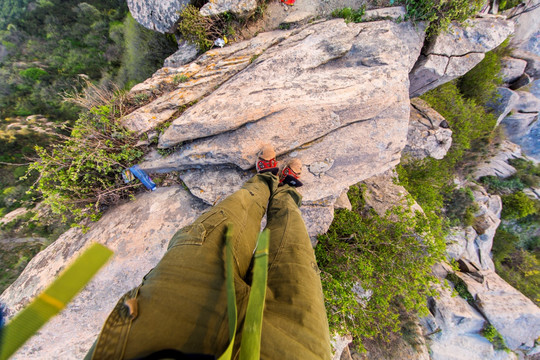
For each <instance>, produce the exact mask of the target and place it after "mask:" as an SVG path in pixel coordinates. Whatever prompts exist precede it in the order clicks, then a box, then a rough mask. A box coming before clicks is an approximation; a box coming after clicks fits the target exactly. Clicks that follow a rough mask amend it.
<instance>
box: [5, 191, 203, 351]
mask: <svg viewBox="0 0 540 360" xmlns="http://www.w3.org/2000/svg"><path fill="white" fill-rule="evenodd" d="M205 208H207V207H206V206H205V205H204V204H202V203H201V202H200V201H198V200H196V199H194V198H193V197H192V196H191V195H189V193H188V192H187V191H185V190H184V189H182V188H181V187H169V188H158V189H157V190H156V191H154V192H152V193H145V194H142V195H141V196H139V197H138V198H137V199H136V200H135V201H132V202H129V203H127V204H125V205H122V206H119V207H116V208H114V209H113V210H112V211H109V212H108V213H106V214H105V215H104V216H103V217H102V219H101V220H100V221H99V222H97V223H94V224H91V226H90V230H89V231H88V232H87V233H86V234H82V233H81V231H80V230H78V229H71V230H69V231H68V232H66V233H65V234H63V235H62V236H61V237H60V238H59V239H58V240H56V241H55V242H54V243H53V244H52V245H50V246H49V247H47V248H46V249H45V250H43V251H42V252H40V253H39V254H38V255H36V257H34V258H33V259H32V260H31V261H30V263H29V264H28V266H27V267H26V269H25V270H24V271H23V273H22V274H21V276H20V277H19V278H18V279H17V280H16V281H15V282H14V283H13V284H12V285H11V286H10V287H9V288H8V289H7V290H6V291H4V293H2V295H1V296H0V302H2V303H4V304H5V305H6V306H7V312H8V315H9V316H10V317H11V316H13V315H14V314H15V313H16V312H17V311H19V310H21V308H22V307H24V306H25V305H26V304H28V302H29V301H30V300H31V299H33V298H34V297H35V296H36V295H37V294H38V293H39V292H40V291H42V290H43V289H44V288H45V287H46V286H47V285H49V284H50V283H51V282H52V281H53V280H54V279H55V277H56V276H57V275H58V274H59V273H60V272H61V271H62V270H63V269H64V268H65V267H66V264H68V263H69V262H70V261H72V260H73V259H75V258H76V257H77V255H79V254H80V253H81V252H82V251H83V250H84V248H85V247H86V246H88V245H89V244H90V243H91V242H98V243H101V244H103V245H105V246H107V247H108V248H109V249H111V250H113V251H114V256H113V258H112V260H110V261H109V263H108V264H107V265H106V266H105V267H104V268H103V269H102V270H101V271H100V272H99V273H98V274H97V275H96V276H95V277H94V279H93V280H92V281H91V282H90V283H89V284H88V285H87V286H86V288H85V289H84V290H83V291H82V292H81V293H80V294H79V295H77V296H76V297H75V299H74V300H73V301H72V302H71V303H70V304H69V305H68V306H67V307H66V309H64V311H62V313H61V314H60V315H58V316H57V317H55V318H53V319H52V320H51V321H50V322H49V323H47V324H46V325H45V326H44V327H43V328H42V329H41V330H40V331H39V334H38V335H36V336H34V337H33V338H31V339H30V340H29V342H28V343H26V345H25V346H24V347H23V348H22V349H20V350H19V351H18V352H17V353H16V355H15V356H14V357H13V359H82V358H83V357H84V355H85V354H86V352H87V351H88V349H89V348H90V346H91V345H92V343H93V342H94V340H95V339H96V336H97V334H98V333H99V331H100V329H101V327H102V326H103V323H104V321H105V319H106V317H107V316H108V314H109V312H110V311H111V310H112V308H113V307H114V305H115V304H116V302H117V301H118V299H119V298H120V296H122V295H123V294H124V293H125V292H126V291H128V290H130V289H131V288H133V287H135V286H137V285H138V284H139V283H140V282H141V280H142V277H143V276H144V275H145V274H146V273H147V272H148V271H149V270H150V269H152V267H153V266H154V265H155V264H156V263H157V262H158V261H159V259H161V256H162V255H163V254H164V252H165V249H166V247H167V244H168V242H169V240H170V238H171V237H172V235H173V234H174V233H175V232H176V231H177V230H179V229H180V228H181V227H183V226H185V225H188V224H189V223H191V222H192V221H193V220H194V219H195V218H196V217H197V216H198V215H199V214H200V213H202V212H203V211H204V209H205Z"/></svg>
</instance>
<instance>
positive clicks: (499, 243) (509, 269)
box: [493, 219, 540, 305]
mask: <svg viewBox="0 0 540 360" xmlns="http://www.w3.org/2000/svg"><path fill="white" fill-rule="evenodd" d="M535 223H536V224H535V225H536V226H534V227H533V228H532V229H531V230H532V231H528V232H525V234H523V235H524V236H521V234H518V233H516V232H515V230H514V229H516V226H505V225H503V226H499V228H498V229H497V233H496V234H495V238H494V239H493V262H494V263H495V268H496V270H497V273H498V274H499V275H500V276H501V277H502V278H503V279H504V280H505V281H507V282H508V283H509V284H510V285H512V286H513V287H515V288H516V289H517V290H519V291H520V292H521V293H523V294H524V295H525V296H527V297H528V298H529V299H531V300H532V301H533V302H534V303H536V304H537V305H540V261H539V260H538V257H539V255H540V253H539V252H538V246H539V245H540V244H538V242H539V239H538V237H534V236H531V233H533V234H534V233H536V232H537V230H538V219H536V220H535ZM517 229H520V227H517ZM521 237H523V239H521ZM523 240H525V241H523Z"/></svg>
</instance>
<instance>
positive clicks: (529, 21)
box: [504, 0, 540, 48]
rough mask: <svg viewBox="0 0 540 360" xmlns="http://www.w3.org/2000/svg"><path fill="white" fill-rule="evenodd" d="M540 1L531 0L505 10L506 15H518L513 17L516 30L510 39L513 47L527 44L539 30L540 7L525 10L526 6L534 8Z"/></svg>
mask: <svg viewBox="0 0 540 360" xmlns="http://www.w3.org/2000/svg"><path fill="white" fill-rule="evenodd" d="M539 3H540V1H539V0H530V1H527V2H525V3H523V4H521V5H520V6H516V7H515V8H513V9H510V10H507V11H505V12H504V15H506V16H512V15H517V16H515V17H513V21H514V23H515V28H516V31H515V34H514V36H513V37H512V38H511V39H510V44H511V45H512V46H513V47H515V48H519V47H524V46H526V45H527V43H528V42H529V41H530V39H531V38H532V36H533V35H534V34H535V33H536V32H538V29H539V28H540V7H538V8H536V9H534V10H533V11H527V12H524V11H523V10H524V8H525V7H527V8H530V9H533V8H534V7H535V5H538V4H539Z"/></svg>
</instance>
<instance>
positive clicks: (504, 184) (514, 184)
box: [479, 175, 525, 194]
mask: <svg viewBox="0 0 540 360" xmlns="http://www.w3.org/2000/svg"><path fill="white" fill-rule="evenodd" d="M479 181H480V183H482V185H484V187H485V189H486V190H487V191H489V192H492V193H498V194H503V193H508V192H513V191H516V190H523V189H524V188H525V185H524V184H523V183H522V182H521V180H520V179H519V178H515V177H510V178H506V179H501V178H500V177H498V176H493V175H488V176H482V177H481V178H480V179H479Z"/></svg>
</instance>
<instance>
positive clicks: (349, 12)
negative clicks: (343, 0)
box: [332, 5, 366, 23]
mask: <svg viewBox="0 0 540 360" xmlns="http://www.w3.org/2000/svg"><path fill="white" fill-rule="evenodd" d="M365 13H366V6H365V5H362V6H361V7H360V8H359V9H357V10H353V9H352V8H350V7H346V8H343V9H336V10H334V11H332V17H335V18H343V19H345V22H346V23H349V22H355V23H359V22H362V21H363V20H362V17H363V16H364V14H365Z"/></svg>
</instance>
